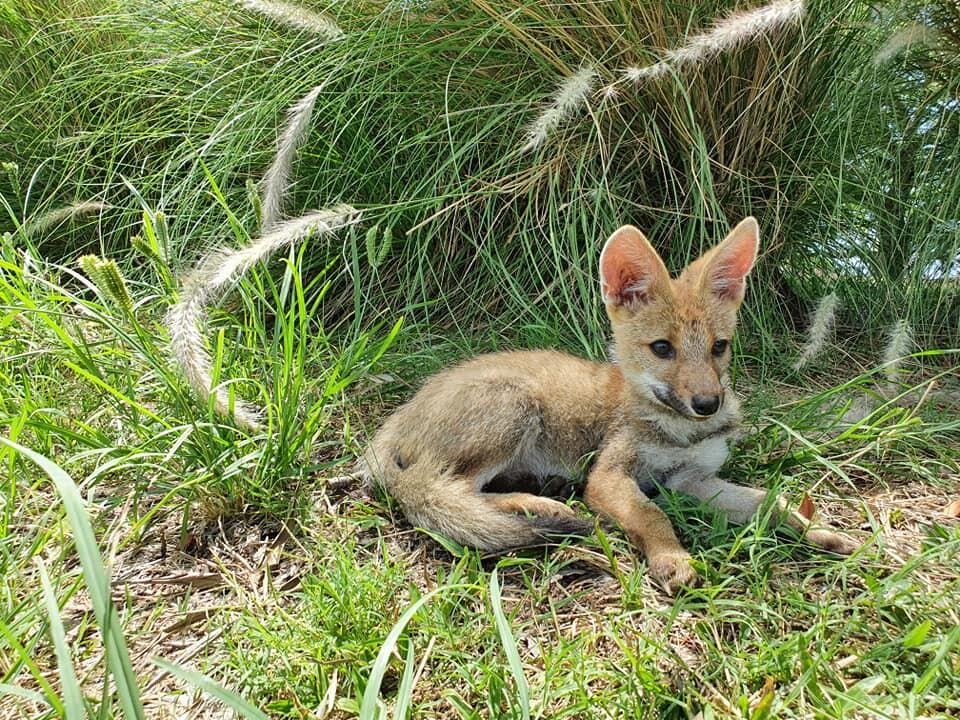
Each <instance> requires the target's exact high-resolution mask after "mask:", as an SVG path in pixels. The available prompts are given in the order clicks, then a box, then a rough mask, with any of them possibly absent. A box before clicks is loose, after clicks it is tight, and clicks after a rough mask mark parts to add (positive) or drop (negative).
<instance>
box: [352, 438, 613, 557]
mask: <svg viewBox="0 0 960 720" xmlns="http://www.w3.org/2000/svg"><path fill="white" fill-rule="evenodd" d="M397 460H398V458H397V457H396V453H395V452H391V451H390V450H389V448H384V447H383V446H382V445H381V444H380V443H377V442H376V441H374V443H373V444H372V445H371V447H370V448H369V449H368V450H367V453H366V455H364V458H363V461H362V465H363V470H364V473H365V474H367V475H368V478H369V479H370V480H372V481H373V482H374V483H377V484H379V485H381V486H382V487H383V489H384V490H385V491H386V492H387V493H388V494H389V495H390V496H392V497H393V498H394V499H395V500H396V501H397V502H398V503H399V504H400V507H401V509H402V510H403V514H404V515H405V516H406V517H407V519H408V520H409V521H410V523H411V524H413V525H414V526H416V527H420V528H423V529H425V530H430V531H432V532H435V533H439V534H440V535H443V536H445V537H448V538H450V539H451V540H454V541H455V542H458V543H460V544H461V545H467V546H469V547H474V548H477V549H478V550H483V551H485V552H503V551H506V550H510V549H513V548H519V547H529V546H536V545H542V544H544V543H545V542H550V541H556V540H560V539H562V538H564V537H569V536H571V535H576V536H584V535H588V534H590V533H591V532H593V528H594V526H593V523H592V522H588V521H586V520H583V519H582V518H579V517H577V516H576V515H574V514H573V512H572V511H571V510H570V509H569V508H568V507H567V506H566V505H564V504H563V503H560V502H557V501H556V500H551V499H549V498H544V497H539V496H536V495H529V494H527V493H488V492H483V491H482V489H481V488H479V487H477V485H476V483H475V482H474V481H473V480H472V479H467V478H464V477H462V476H457V475H455V474H454V472H453V471H452V470H450V469H449V468H445V467H443V465H442V464H441V463H440V462H439V461H437V460H435V459H434V458H429V457H420V458H418V459H417V460H416V461H414V462H412V463H411V464H409V465H403V464H402V463H401V462H398V461H397Z"/></svg>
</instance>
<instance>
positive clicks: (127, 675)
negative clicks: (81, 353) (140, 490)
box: [0, 437, 145, 720]
mask: <svg viewBox="0 0 960 720" xmlns="http://www.w3.org/2000/svg"><path fill="white" fill-rule="evenodd" d="M0 443H3V444H4V445H6V446H7V447H10V448H12V449H13V450H16V451H17V452H18V453H20V454H21V455H23V456H24V457H26V458H27V459H29V460H30V461H32V462H34V463H35V464H37V465H38V466H39V467H40V469H41V470H43V471H44V472H45V473H46V474H47V476H48V477H49V478H50V479H51V480H53V484H54V486H56V489H57V493H58V494H59V495H60V497H61V498H63V504H64V507H65V508H66V511H67V518H68V519H69V521H70V527H71V528H73V535H74V542H75V543H76V546H77V555H78V556H79V557H80V565H81V566H82V567H83V577H84V580H86V583H87V591H88V592H89V593H90V600H91V602H92V603H93V611H94V614H95V615H96V617H97V624H98V625H99V626H100V631H101V633H102V634H103V643H104V646H105V648H106V656H107V664H108V667H109V670H110V674H111V675H113V680H114V683H116V687H117V695H118V696H119V698H120V706H121V707H122V708H123V714H124V715H125V716H126V717H127V718H130V719H131V720H144V718H145V716H144V714H143V706H142V705H141V703H140V691H139V689H138V688H137V681H136V678H135V677H134V674H133V666H132V665H131V663H130V653H129V651H128V650H127V643H126V640H124V637H123V631H122V629H121V627H120V617H119V615H118V614H117V609H116V607H114V604H113V598H112V597H111V596H110V580H109V579H108V578H107V572H106V570H105V569H104V567H103V561H102V560H101V558H100V548H99V547H98V546H97V539H96V535H94V532H93V526H92V525H91V524H90V518H89V517H88V515H87V510H86V507H85V506H84V503H83V498H82V497H80V491H79V490H78V489H77V485H76V483H74V481H73V478H71V477H70V476H69V475H67V473H66V472H64V471H63V469H62V468H61V467H60V466H59V465H57V464H56V463H54V462H52V461H50V460H48V459H47V458H45V457H44V456H43V455H40V454H39V453H36V452H34V451H33V450H30V449H28V448H25V447H23V446H22V445H18V444H17V443H14V442H10V441H9V440H7V439H6V438H3V437H0Z"/></svg>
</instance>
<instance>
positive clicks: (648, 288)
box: [600, 225, 670, 309]
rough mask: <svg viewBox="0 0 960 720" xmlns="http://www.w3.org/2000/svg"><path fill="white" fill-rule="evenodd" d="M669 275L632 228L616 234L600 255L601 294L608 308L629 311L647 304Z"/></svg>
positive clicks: (661, 261)
mask: <svg viewBox="0 0 960 720" xmlns="http://www.w3.org/2000/svg"><path fill="white" fill-rule="evenodd" d="M669 281H670V274H669V273H668V272H667V268H666V266H665V265H664V264H663V260H661V259H660V256H659V255H658V254H657V251H656V250H654V249H653V246H652V245H651V244H650V242H649V241H648V240H647V238H645V237H644V235H643V233H642V232H640V231H639V230H637V229H636V228H635V227H633V225H624V226H623V227H621V228H620V229H619V230H617V231H616V232H615V233H613V235H611V236H610V239H609V240H607V244H606V245H604V246H603V251H602V252H601V253H600V290H601V292H602V293H603V301H604V302H605V303H606V304H607V306H608V307H626V308H628V309H630V308H634V307H637V306H639V305H643V304H645V303H648V302H650V300H651V298H652V297H653V296H654V295H656V294H657V292H659V291H660V289H661V288H662V287H664V284H665V283H666V284H669Z"/></svg>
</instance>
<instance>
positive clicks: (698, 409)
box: [690, 395, 720, 415]
mask: <svg viewBox="0 0 960 720" xmlns="http://www.w3.org/2000/svg"><path fill="white" fill-rule="evenodd" d="M690 405H691V406H692V407H693V411H694V412H695V413H696V414H697V415H713V414H714V413H715V412H716V411H717V410H719V409H720V396H719V395H694V396H693V399H692V400H691V401H690Z"/></svg>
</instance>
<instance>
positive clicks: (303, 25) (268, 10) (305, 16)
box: [234, 0, 343, 40]
mask: <svg viewBox="0 0 960 720" xmlns="http://www.w3.org/2000/svg"><path fill="white" fill-rule="evenodd" d="M234 1H235V2H236V3H237V4H238V5H242V6H243V7H245V8H246V9H247V10H250V11H251V12H255V13H258V14H260V15H264V16H265V17H268V18H270V19H271V20H274V21H275V22H278V23H280V24H281V25H286V26H288V27H292V28H295V29H297V30H306V31H307V32H311V33H313V34H314V35H319V36H320V37H323V38H326V39H327V40H342V39H343V30H341V29H340V26H339V25H337V24H336V23H335V22H334V21H333V20H331V19H330V18H329V17H327V16H326V15H321V14H320V13H315V12H313V11H312V10H307V9H306V8H305V7H301V6H300V5H294V4H293V3H288V2H282V0H234Z"/></svg>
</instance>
